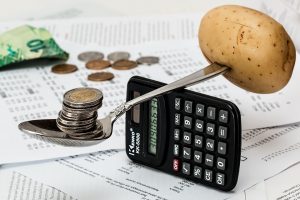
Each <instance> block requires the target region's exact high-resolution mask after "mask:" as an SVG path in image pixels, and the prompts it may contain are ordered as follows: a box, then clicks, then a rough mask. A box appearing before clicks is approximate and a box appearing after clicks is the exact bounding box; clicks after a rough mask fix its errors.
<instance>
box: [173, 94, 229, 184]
mask: <svg viewBox="0 0 300 200" xmlns="http://www.w3.org/2000/svg"><path fill="white" fill-rule="evenodd" d="M174 101H175V110H176V112H175V116H174V123H175V128H174V130H171V131H172V132H173V140H174V146H173V156H174V159H173V163H172V164H173V166H172V167H173V170H174V171H175V172H176V173H180V174H181V175H183V176H184V177H193V179H194V180H195V179H196V180H201V182H203V181H204V182H210V183H213V184H217V185H220V186H224V185H225V184H226V178H227V177H226V164H227V162H228V159H227V154H228V146H227V144H228V142H227V139H228V134H229V133H230V131H229V126H228V124H229V122H230V119H229V114H228V111H227V110H226V109H217V108H216V107H214V106H210V105H207V104H203V103H201V102H196V101H193V100H189V99H184V98H182V97H176V98H175V99H174Z"/></svg>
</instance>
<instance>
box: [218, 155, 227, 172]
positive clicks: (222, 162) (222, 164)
mask: <svg viewBox="0 0 300 200" xmlns="http://www.w3.org/2000/svg"><path fill="white" fill-rule="evenodd" d="M225 163H226V160H225V159H224V158H218V159H217V168H218V169H220V170H225Z"/></svg>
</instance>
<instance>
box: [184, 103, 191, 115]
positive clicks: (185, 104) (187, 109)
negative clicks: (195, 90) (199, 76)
mask: <svg viewBox="0 0 300 200" xmlns="http://www.w3.org/2000/svg"><path fill="white" fill-rule="evenodd" d="M184 111H185V112H187V113H192V111H193V102H191V101H185V102H184Z"/></svg>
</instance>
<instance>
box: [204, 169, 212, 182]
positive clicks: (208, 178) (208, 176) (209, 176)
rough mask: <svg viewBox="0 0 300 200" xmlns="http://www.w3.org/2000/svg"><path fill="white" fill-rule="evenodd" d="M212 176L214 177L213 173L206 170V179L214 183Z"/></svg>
mask: <svg viewBox="0 0 300 200" xmlns="http://www.w3.org/2000/svg"><path fill="white" fill-rule="evenodd" d="M212 176H213V172H212V171H211V170H209V169H206V170H205V171H204V179H205V180H206V181H208V182H212Z"/></svg>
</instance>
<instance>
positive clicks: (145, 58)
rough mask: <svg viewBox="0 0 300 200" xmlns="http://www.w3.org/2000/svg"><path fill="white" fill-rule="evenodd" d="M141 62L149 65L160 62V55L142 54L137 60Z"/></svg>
mask: <svg viewBox="0 0 300 200" xmlns="http://www.w3.org/2000/svg"><path fill="white" fill-rule="evenodd" d="M136 62H137V63H139V64H147V65H153V64H157V63H159V57H156V56H142V57H140V58H139V59H137V60H136Z"/></svg>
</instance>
